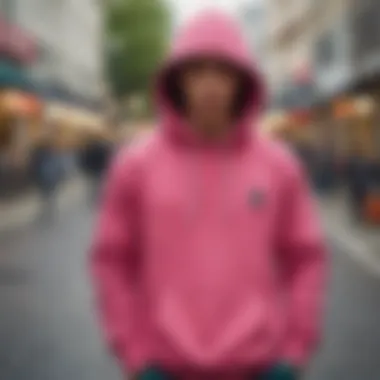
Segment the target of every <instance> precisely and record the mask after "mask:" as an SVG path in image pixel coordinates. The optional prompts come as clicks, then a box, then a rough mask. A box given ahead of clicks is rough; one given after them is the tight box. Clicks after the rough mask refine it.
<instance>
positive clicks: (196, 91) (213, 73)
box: [180, 60, 239, 128]
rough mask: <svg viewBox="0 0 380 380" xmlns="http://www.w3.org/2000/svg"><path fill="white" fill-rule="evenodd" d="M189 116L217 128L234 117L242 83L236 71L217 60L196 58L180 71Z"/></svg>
mask: <svg viewBox="0 0 380 380" xmlns="http://www.w3.org/2000/svg"><path fill="white" fill-rule="evenodd" d="M181 74H182V75H181V83H180V84H181V88H182V89H183V93H184V100H185V108H186V112H187V113H188V116H190V117H191V118H193V119H195V120H197V121H199V122H200V123H201V124H203V125H204V126H209V128H217V127H218V125H220V124H223V123H226V122H227V121H228V120H229V119H230V118H231V116H232V112H233V106H234V101H235V99H236V94H237V90H238V86H239V75H238V73H237V71H236V70H235V69H234V68H232V67H230V66H229V65H227V64H224V63H221V62H218V61H210V60H204V61H197V62H192V63H189V64H187V65H186V66H185V67H184V68H183V70H182V72H181Z"/></svg>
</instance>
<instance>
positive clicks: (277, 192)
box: [92, 13, 325, 378]
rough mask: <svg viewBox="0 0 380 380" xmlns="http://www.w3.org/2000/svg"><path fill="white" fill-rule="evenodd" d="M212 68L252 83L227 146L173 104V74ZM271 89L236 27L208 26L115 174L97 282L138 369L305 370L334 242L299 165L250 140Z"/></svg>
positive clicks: (211, 20) (178, 49) (188, 31)
mask: <svg viewBox="0 0 380 380" xmlns="http://www.w3.org/2000/svg"><path fill="white" fill-rule="evenodd" d="M200 56H207V57H217V58H220V59H224V60H228V62H230V63H232V64H234V65H235V66H237V67H238V68H239V69H240V70H241V71H242V73H244V74H245V75H246V76H247V96H246V104H245V107H243V105H242V115H241V118H240V120H239V121H238V122H237V123H236V125H235V126H234V128H233V129H232V130H233V132H231V136H230V138H229V139H228V141H226V142H224V143H223V144H220V145H219V146H206V145H204V144H202V142H201V140H200V139H199V138H197V136H196V135H195V133H194V132H193V130H192V128H190V127H189V126H188V125H186V123H185V122H184V121H183V120H182V118H181V115H180V114H179V113H178V112H177V111H176V109H175V106H174V105H173V99H172V98H171V96H173V94H172V93H170V91H171V90H170V86H173V85H174V86H175V82H174V83H173V82H172V83H171V84H170V76H171V74H172V73H173V71H175V68H176V67H178V65H179V64H181V63H182V62H184V61H186V60H188V59H191V58H193V57H200ZM260 83H261V82H260V80H259V77H258V75H257V74H256V71H255V70H254V69H253V68H252V65H251V63H250V62H249V53H248V51H247V49H246V47H245V45H244V43H243V41H242V38H241V36H240V34H239V32H238V28H237V27H236V26H235V25H234V24H233V23H232V22H231V20H229V19H228V18H226V17H225V16H223V15H221V14H219V13H206V14H204V15H202V16H200V17H198V18H196V19H195V20H194V21H193V22H191V23H190V24H189V26H188V27H186V28H185V29H184V30H183V31H182V32H181V33H180V35H179V37H178V40H177V42H176V43H175V45H174V48H173V54H172V57H171V58H170V61H169V64H168V65H167V66H166V69H164V72H163V74H162V76H161V77H160V81H159V95H160V96H159V105H160V111H161V114H162V115H161V116H162V122H161V125H160V128H158V130H157V132H156V133H155V134H154V135H153V136H151V137H150V138H149V139H147V140H146V141H144V142H138V143H136V144H134V145H133V146H130V147H129V148H128V150H127V151H125V152H122V154H120V156H119V157H118V158H117V159H116V162H115V163H114V165H113V169H112V170H111V173H110V178H109V183H108V189H107V190H106V194H105V200H104V204H103V206H102V210H101V215H100V221H99V228H98V230H97V232H96V234H95V241H94V245H93V252H92V273H93V277H94V280H95V285H96V290H97V294H98V296H99V300H100V310H101V316H102V320H103V323H104V327H105V331H106V333H107V335H108V339H109V341H110V342H111V345H112V346H113V347H114V348H115V350H116V353H117V355H118V356H119V358H120V359H121V360H122V362H123V363H124V364H125V366H126V368H128V369H129V370H131V371H137V370H140V369H142V368H144V367H145V366H148V365H150V364H158V365H161V366H162V367H164V368H168V369H173V370H180V371H181V370H182V371H185V372H186V371H190V372H191V371H195V372H197V371H200V373H202V372H204V373H217V372H218V371H222V372H223V371H229V370H236V371H237V372H238V371H240V370H242V371H244V370H246V369H249V368H252V369H255V368H256V369H257V368H261V367H262V366H266V365H270V364H271V363H275V362H277V361H282V360H284V361H290V362H291V363H293V364H295V365H297V366H303V365H304V364H305V362H306V361H307V360H308V359H309V356H310V355H311V353H312V351H313V349H314V348H315V344H316V340H317V338H318V330H319V325H320V319H319V317H320V309H321V296H322V292H323V289H322V283H323V272H324V265H325V262H324V253H325V252H324V244H323V237H322V234H321V230H320V227H319V224H318V220H317V217H316V214H315V211H314V205H313V200H312V197H311V194H310V191H309V189H308V186H307V180H306V178H305V176H304V174H303V173H302V170H301V167H300V165H299V164H298V162H297V161H296V160H295V159H294V158H293V157H292V155H291V154H290V153H289V152H288V151H286V149H284V148H283V147H282V146H280V145H278V143H276V142H272V141H269V140H268V141H266V140H263V139H262V138H261V137H259V134H257V133H252V132H251V131H250V125H251V124H252V119H253V117H254V116H256V115H257V114H258V110H259V108H260V107H261V105H262V99H263V94H262V90H261V84H260ZM243 108H244V109H243ZM196 378H200V377H199V374H198V375H197V376H196Z"/></svg>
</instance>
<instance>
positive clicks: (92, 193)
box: [80, 137, 112, 204]
mask: <svg viewBox="0 0 380 380" xmlns="http://www.w3.org/2000/svg"><path fill="white" fill-rule="evenodd" d="M111 156H112V145H111V144H110V143H109V142H108V141H105V140H103V139H102V138H101V137H92V138H91V139H90V140H89V141H88V143H87V144H86V145H85V146H84V149H83V150H82V151H81V153H80V166H81V168H82V170H83V172H84V174H85V175H86V177H87V181H88V187H89V200H90V203H91V204H93V203H94V202H95V203H96V202H97V200H98V197H99V192H100V188H101V185H102V180H103V176H104V173H105V172H106V170H107V168H108V163H109V160H110V157H111Z"/></svg>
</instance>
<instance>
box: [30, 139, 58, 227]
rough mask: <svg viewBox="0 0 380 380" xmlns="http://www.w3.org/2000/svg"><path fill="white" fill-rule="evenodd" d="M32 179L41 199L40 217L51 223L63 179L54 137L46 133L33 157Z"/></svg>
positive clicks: (38, 143) (35, 149)
mask: <svg viewBox="0 0 380 380" xmlns="http://www.w3.org/2000/svg"><path fill="white" fill-rule="evenodd" d="M30 164H31V173H32V179H33V182H34V184H35V186H36V189H37V190H38V192H39V195H40V197H41V201H42V206H41V214H40V217H41V219H42V220H43V221H50V220H51V219H52V218H53V216H54V213H55V207H56V204H55V203H56V195H57V190H58V187H59V183H60V180H61V178H62V165H61V161H60V155H59V153H58V151H57V149H56V146H55V143H54V141H53V137H52V135H51V134H49V133H45V134H44V135H43V136H42V137H41V138H40V140H39V141H38V142H37V144H36V146H35V147H34V150H33V151H32V155H31V161H30Z"/></svg>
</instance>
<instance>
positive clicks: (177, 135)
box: [156, 11, 265, 143]
mask: <svg viewBox="0 0 380 380" xmlns="http://www.w3.org/2000/svg"><path fill="white" fill-rule="evenodd" d="M251 54H252V53H251V51H250V49H248V46H247V44H246V43H245V41H244V38H243V35H242V33H241V31H240V28H239V26H238V25H237V24H236V23H235V22H234V20H233V19H231V18H230V17H228V16H227V15H225V14H224V13H221V12H219V11H206V12H204V13H201V14H199V15H198V16H196V17H194V18H193V19H192V20H191V21H190V22H188V23H187V24H186V25H185V26H184V27H183V28H182V29H180V30H179V32H178V34H177V36H176V38H175V40H174V43H173V46H172V49H171V53H170V54H169V57H168V59H167V60H166V62H165V64H164V65H163V68H162V69H161V71H160V74H159V76H158V81H157V85H156V88H157V98H158V99H157V100H158V108H159V112H160V115H161V118H162V127H163V132H164V133H165V135H167V136H169V137H171V138H174V139H175V141H177V142H182V143H197V142H199V141H197V140H198V139H197V136H195V134H194V131H193V129H192V128H190V126H188V125H186V122H185V120H184V118H183V115H182V113H181V111H180V105H179V104H178V101H179V98H180V96H179V94H180V89H179V88H178V80H176V75H177V73H178V69H179V68H180V67H181V65H182V64H184V63H186V62H188V61H190V60H193V59H198V58H212V59H214V58H215V59H220V60H222V61H224V62H227V63H229V64H231V65H232V66H234V67H235V68H237V69H238V70H239V72H240V73H241V75H242V76H243V77H244V80H243V81H242V82H243V83H244V84H243V86H244V88H242V89H241V92H240V94H241V96H239V99H238V103H239V104H238V106H239V114H238V117H237V118H236V120H235V123H236V125H235V126H234V128H231V133H230V138H229V141H230V142H232V141H234V142H235V141H236V142H240V143H242V142H244V141H246V140H247V137H248V136H249V135H251V134H252V126H254V124H255V122H256V121H257V118H258V116H259V114H260V112H261V110H262V108H263V105H264V99H265V94H264V86H263V82H262V76H261V75H260V73H259V71H258V69H257V66H256V65H255V64H254V62H253V61H252V55H251Z"/></svg>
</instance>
